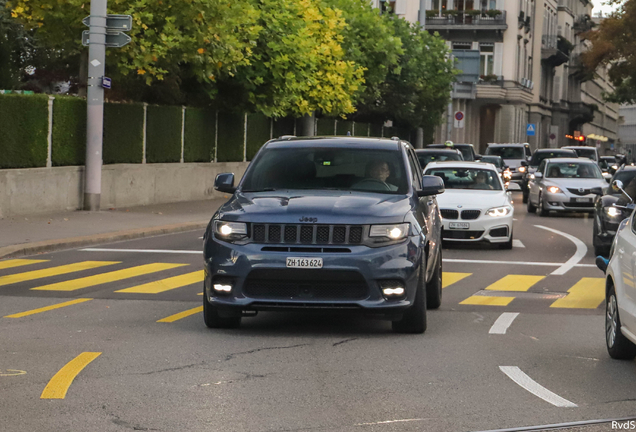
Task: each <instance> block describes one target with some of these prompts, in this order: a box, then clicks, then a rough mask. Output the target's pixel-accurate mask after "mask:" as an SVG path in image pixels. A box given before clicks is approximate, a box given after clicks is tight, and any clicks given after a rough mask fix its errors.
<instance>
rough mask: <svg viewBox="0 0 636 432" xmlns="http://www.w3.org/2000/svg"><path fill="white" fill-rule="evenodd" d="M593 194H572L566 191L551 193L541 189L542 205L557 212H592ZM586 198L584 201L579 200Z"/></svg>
mask: <svg viewBox="0 0 636 432" xmlns="http://www.w3.org/2000/svg"><path fill="white" fill-rule="evenodd" d="M594 198H596V196H595V195H593V194H589V195H574V194H572V193H569V192H567V191H565V192H563V191H562V192H559V193H551V192H548V191H547V190H544V191H543V205H544V208H545V209H546V210H550V211H557V212H559V211H560V212H592V211H594ZM582 200H586V201H585V202H581V201H582Z"/></svg>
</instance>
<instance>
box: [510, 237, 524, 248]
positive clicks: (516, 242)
mask: <svg viewBox="0 0 636 432" xmlns="http://www.w3.org/2000/svg"><path fill="white" fill-rule="evenodd" d="M512 247H518V248H525V247H526V245H524V244H523V243H521V240H517V239H513V240H512Z"/></svg>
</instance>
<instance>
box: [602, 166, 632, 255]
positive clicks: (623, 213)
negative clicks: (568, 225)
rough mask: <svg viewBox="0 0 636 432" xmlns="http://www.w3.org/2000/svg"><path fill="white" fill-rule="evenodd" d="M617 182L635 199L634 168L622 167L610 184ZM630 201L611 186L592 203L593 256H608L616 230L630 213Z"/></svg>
mask: <svg viewBox="0 0 636 432" xmlns="http://www.w3.org/2000/svg"><path fill="white" fill-rule="evenodd" d="M616 180H619V181H621V182H622V183H623V185H624V190H625V192H626V193H627V194H628V195H629V196H630V197H632V198H636V167H635V166H631V165H624V166H622V167H621V168H620V169H619V170H618V171H616V174H614V177H612V180H611V183H612V184H613V183H614V181H616ZM632 209H633V205H632V204H631V201H630V200H629V199H628V198H627V197H626V196H625V195H623V193H622V192H621V191H619V190H616V189H614V188H612V187H611V186H610V187H608V188H606V189H605V190H604V192H603V195H602V196H599V197H598V198H597V199H596V202H595V203H594V228H593V234H592V235H593V237H592V244H593V245H594V255H603V256H608V255H609V251H610V248H611V246H612V242H613V241H614V236H615V235H616V230H617V229H618V226H619V225H620V223H621V222H622V221H623V219H625V218H627V217H629V215H630V214H631V213H632Z"/></svg>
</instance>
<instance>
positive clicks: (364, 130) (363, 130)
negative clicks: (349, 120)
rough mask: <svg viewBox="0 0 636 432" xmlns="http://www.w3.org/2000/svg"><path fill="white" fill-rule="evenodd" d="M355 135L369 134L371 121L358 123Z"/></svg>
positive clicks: (363, 135)
mask: <svg viewBox="0 0 636 432" xmlns="http://www.w3.org/2000/svg"><path fill="white" fill-rule="evenodd" d="M354 135H355V136H359V137H365V136H369V123H356V125H355V129H354Z"/></svg>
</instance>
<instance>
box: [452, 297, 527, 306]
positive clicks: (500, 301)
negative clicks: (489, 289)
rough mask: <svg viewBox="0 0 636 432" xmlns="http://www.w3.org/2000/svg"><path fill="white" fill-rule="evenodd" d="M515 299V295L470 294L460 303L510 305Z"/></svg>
mask: <svg viewBox="0 0 636 432" xmlns="http://www.w3.org/2000/svg"><path fill="white" fill-rule="evenodd" d="M514 299H515V298H514V297H491V296H470V297H468V298H467V299H466V300H464V301H462V302H460V303H459V304H462V305H480V306H508V305H509V304H510V302H511V301H513V300H514Z"/></svg>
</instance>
